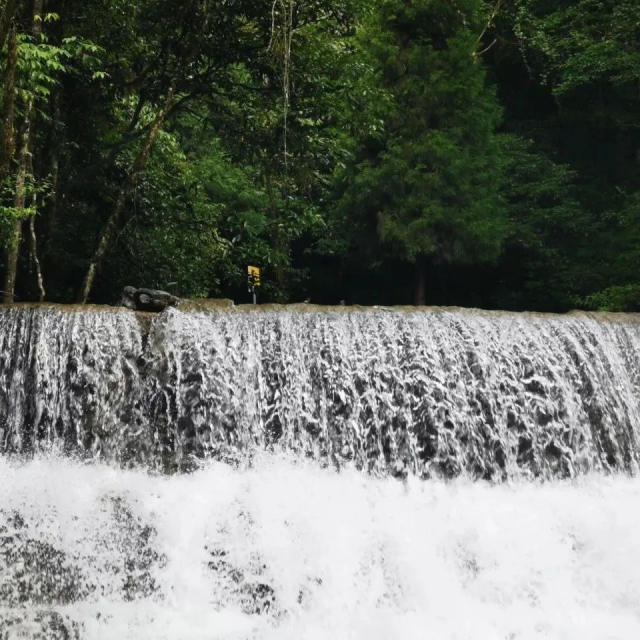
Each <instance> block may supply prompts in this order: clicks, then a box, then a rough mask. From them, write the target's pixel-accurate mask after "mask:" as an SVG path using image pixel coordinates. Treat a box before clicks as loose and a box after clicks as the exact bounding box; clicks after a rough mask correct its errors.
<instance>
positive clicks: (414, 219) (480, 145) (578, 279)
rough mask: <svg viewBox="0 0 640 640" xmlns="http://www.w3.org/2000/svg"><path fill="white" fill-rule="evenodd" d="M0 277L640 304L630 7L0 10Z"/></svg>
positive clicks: (463, 1)
mask: <svg viewBox="0 0 640 640" xmlns="http://www.w3.org/2000/svg"><path fill="white" fill-rule="evenodd" d="M0 49H1V67H0V69H1V73H2V79H1V80H0V84H1V89H0V91H1V93H0V109H1V110H2V127H1V130H0V189H1V191H0V193H1V195H0V250H1V257H0V274H1V280H0V289H1V290H2V297H3V300H4V301H5V302H12V301H15V302H36V301H52V302H68V303H73V302H75V303H87V302H91V303H114V302H116V301H117V299H118V297H119V295H120V292H121V291H122V289H123V287H124V286H126V285H134V286H137V287H150V288H158V289H162V290H166V291H169V292H170V293H172V294H174V295H177V296H180V297H230V298H232V299H234V300H235V301H236V302H237V303H240V302H248V301H249V300H250V295H249V293H248V291H247V284H246V278H247V275H246V274H247V265H256V266H259V267H260V268H261V269H262V287H261V288H260V291H259V301H260V302H267V301H269V302H300V301H303V300H308V301H311V302H312V303H322V304H338V303H341V302H342V303H345V304H380V305H393V304H429V305H460V306H471V307H482V308H488V309H511V310H534V311H553V312H564V311H567V310H570V309H574V308H579V309H587V310H607V311H639V310H640V2H638V1H637V0H82V1H81V2H80V1H78V0H75V1H73V0H0Z"/></svg>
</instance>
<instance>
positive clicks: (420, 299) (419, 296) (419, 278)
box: [414, 256, 427, 307]
mask: <svg viewBox="0 0 640 640" xmlns="http://www.w3.org/2000/svg"><path fill="white" fill-rule="evenodd" d="M414 304H415V305H416V306H419V307H422V306H424V305H425V304H427V273H426V265H425V261H424V258H423V257H422V256H418V258H416V290H415V298H414Z"/></svg>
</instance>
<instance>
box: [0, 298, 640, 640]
mask: <svg viewBox="0 0 640 640" xmlns="http://www.w3.org/2000/svg"><path fill="white" fill-rule="evenodd" d="M639 429H640V318H638V317H635V316H608V317H605V316H599V315H597V314H596V315H588V314H572V315H569V316H542V315H531V314H507V313H487V312H475V311H461V310H436V309H432V310H419V311H416V310H408V309H404V310H402V309H400V310H389V309H370V310H355V311H354V310H349V309H341V310H323V309H317V310H314V309H313V308H310V307H306V308H300V309H295V308H286V307H285V308H260V307H259V308H257V309H228V310H217V311H216V310H209V311H189V312H186V311H185V312H183V311H177V310H170V311H168V312H165V313H163V314H162V315H160V316H156V317H153V318H151V317H149V316H144V315H142V314H136V313H134V312H130V311H126V310H120V309H108V308H82V309H73V308H72V309H67V308H63V307H54V306H44V307H43V306H34V307H29V306H24V307H20V306H12V307H0V450H1V451H2V452H4V454H5V455H4V456H3V457H1V458H0V639H1V640H6V639H7V640H8V639H9V638H12V639H13V638H47V639H49V638H53V639H56V640H57V639H58V638H61V639H62V638H82V639H83V640H84V639H85V638H87V639H94V638H141V639H144V638H154V639H158V638H167V639H169V638H171V639H184V640H191V639H196V638H271V637H273V638H276V637H277V638H328V637H334V638H376V639H377V638H396V637H404V638H416V639H417V638H421V639H422V638H435V639H443V640H449V639H451V640H453V639H454V638H456V639H469V640H471V639H473V640H477V639H480V638H482V639H483V640H484V639H492V638H496V639H505V640H506V639H510V640H524V639H529V638H557V639H563V640H564V639H570V640H574V639H575V640H586V639H588V638H589V639H593V640H596V639H597V640H601V639H603V638H615V639H620V640H622V639H625V640H626V639H631V638H636V637H640V606H639V604H638V603H639V602H640V571H638V570H637V567H638V566H640V542H639V541H638V537H637V530H638V528H639V525H640V512H638V510H637V508H636V505H637V501H638V499H639V498H640V485H639V484H638V481H637V480H636V479H635V477H634V475H635V472H636V469H637V463H638V460H639V458H640V446H639V444H638V437H639V433H638V430H639ZM318 463H320V464H318ZM123 466H125V467H131V468H130V469H129V470H125V469H123ZM180 469H188V470H190V471H191V473H188V474H177V475H176V474H168V475H167V474H163V473H162V472H163V471H166V470H180ZM363 471H364V472H365V473H362V472H363ZM614 472H615V473H614ZM389 476H396V477H397V478H400V479H401V480H402V481H399V480H398V479H394V478H391V477H389ZM424 478H431V480H430V481H428V482H423V481H422V479H424ZM452 478H457V479H454V480H452ZM473 480H479V482H474V481H473ZM487 480H492V481H495V480H500V481H503V482H501V483H500V484H495V483H488V482H486V481H487Z"/></svg>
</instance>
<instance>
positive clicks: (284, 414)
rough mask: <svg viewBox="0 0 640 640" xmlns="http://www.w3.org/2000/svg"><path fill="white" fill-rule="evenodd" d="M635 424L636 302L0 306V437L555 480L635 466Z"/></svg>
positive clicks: (639, 412)
mask: <svg viewBox="0 0 640 640" xmlns="http://www.w3.org/2000/svg"><path fill="white" fill-rule="evenodd" d="M638 429H640V322H639V318H638V317H636V316H632V315H626V316H624V315H620V316H617V315H609V316H606V315H598V314H572V315H567V316H549V315H542V314H540V315H537V314H516V313H491V312H480V311H464V310H442V309H426V310H414V309H397V310H394V309H375V308H374V309H370V310H348V309H343V310H340V309H338V310H336V309H334V310H325V309H314V308H313V307H304V308H301V309H295V308H286V307H284V308H279V309H278V308H260V307H258V308H255V309H251V308H249V309H247V308H237V309H229V310H218V311H216V310H210V311H191V312H182V311H178V310H173V309H172V310H169V311H167V312H165V313H164V314H162V315H160V316H157V317H155V318H153V319H152V320H150V319H149V318H147V317H141V316H140V314H136V313H135V312H132V311H128V310H121V309H108V308H99V307H97V308H71V309H67V308H63V307H55V306H33V307H29V306H26V307H19V306H14V307H4V308H2V309H0V442H1V443H2V444H1V447H2V450H4V451H5V452H39V451H50V450H59V451H65V452H76V453H79V454H81V455H83V456H86V457H94V458H101V459H105V460H114V461H117V462H120V463H139V462H144V463H145V464H147V465H149V466H151V467H154V468H167V467H169V468H182V467H184V466H186V465H188V464H189V461H193V460H194V459H199V458H201V459H206V458H213V459H218V460H229V459H234V460H237V459H239V458H241V457H242V456H248V455H253V453H255V452H256V451H261V450H276V451H291V452H295V453H297V454H299V455H300V456H303V457H309V458H313V459H316V460H319V461H321V462H322V463H325V464H330V465H334V466H336V467H338V468H343V467H344V466H353V467H355V468H358V469H362V470H365V471H368V472H372V473H382V474H387V473H390V474H393V475H399V476H407V475H416V476H418V477H423V478H428V477H434V476H438V477H442V476H444V477H453V476H458V475H460V474H464V475H468V476H471V477H474V478H484V479H505V478H516V477H547V478H552V477H574V476H576V475H579V474H582V473H586V472H589V471H612V470H624V471H627V472H630V473H634V472H635V471H636V469H637V464H638V460H639V457H640V448H639V446H638Z"/></svg>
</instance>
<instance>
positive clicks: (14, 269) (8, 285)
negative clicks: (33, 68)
mask: <svg viewBox="0 0 640 640" xmlns="http://www.w3.org/2000/svg"><path fill="white" fill-rule="evenodd" d="M42 4H43V0H33V23H32V34H33V37H34V39H35V41H36V42H39V41H40V36H41V35H42ZM34 111H35V104H34V102H33V99H31V100H29V102H28V103H27V104H26V105H25V110H24V122H23V124H22V129H21V132H20V148H19V150H18V167H17V170H16V181H15V187H14V188H15V195H14V200H13V208H14V209H15V211H16V215H18V214H17V212H19V211H21V210H24V208H25V201H26V187H27V167H28V166H29V142H30V140H31V121H32V119H33V115H34ZM21 241H22V218H21V217H18V218H17V219H16V220H15V221H14V222H13V224H12V229H11V236H10V241H9V248H8V250H7V259H6V275H5V282H4V292H3V300H4V302H13V299H14V297H15V289H16V279H17V275H18V257H19V255H20V243H21Z"/></svg>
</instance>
